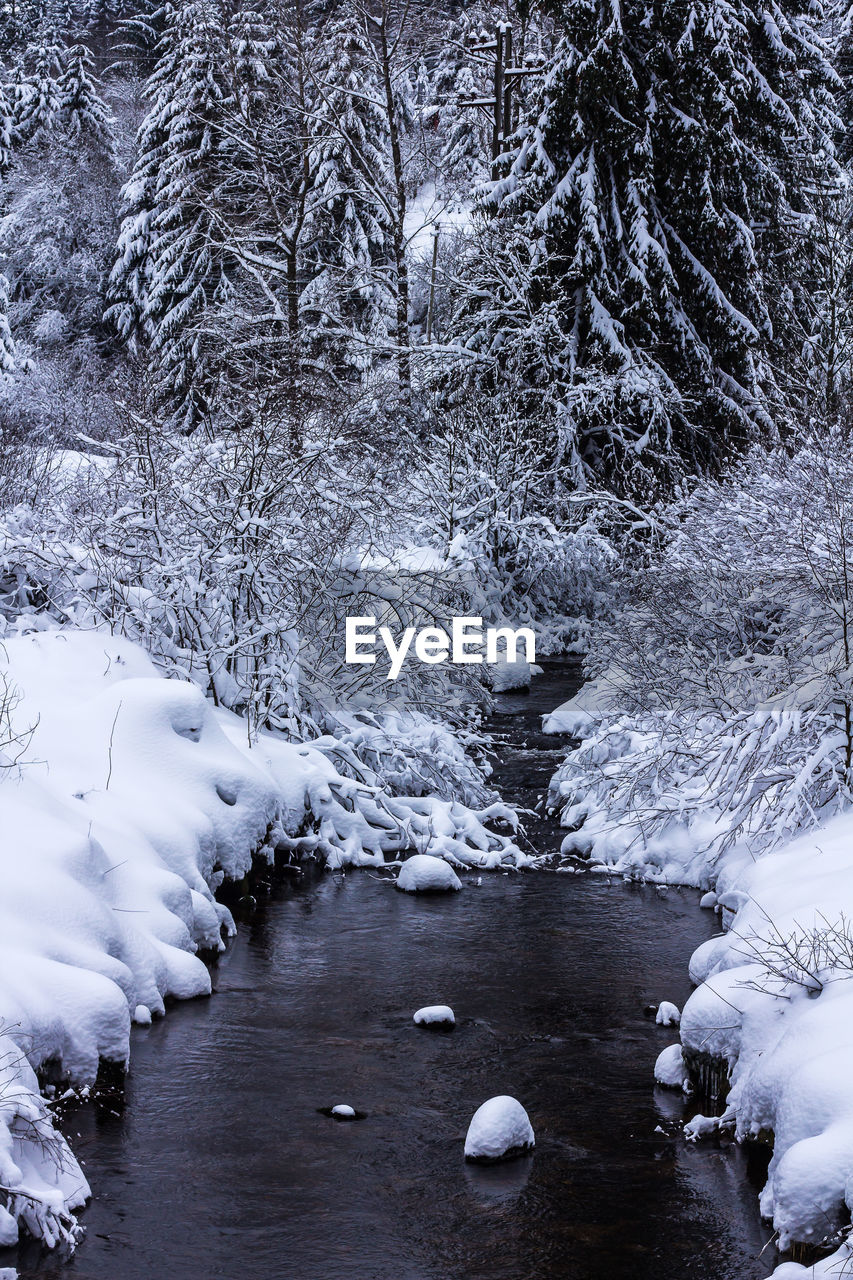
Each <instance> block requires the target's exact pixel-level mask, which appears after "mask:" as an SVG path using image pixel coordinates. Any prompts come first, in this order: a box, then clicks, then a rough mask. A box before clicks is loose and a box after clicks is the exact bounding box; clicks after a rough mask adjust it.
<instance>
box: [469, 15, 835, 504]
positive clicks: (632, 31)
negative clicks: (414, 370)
mask: <svg viewBox="0 0 853 1280" xmlns="http://www.w3.org/2000/svg"><path fill="white" fill-rule="evenodd" d="M818 19H819V15H818V14H817V13H816V10H815V6H814V5H805V4H801V3H800V0H774V2H772V3H769V4H767V5H764V4H762V5H758V4H757V3H756V4H754V3H752V0H725V2H722V0H653V3H651V4H649V3H648V2H647V0H571V3H567V4H565V5H564V6H563V8H562V10H561V12H560V17H559V24H560V27H561V30H562V35H561V40H560V43H559V46H558V48H557V50H556V53H555V55H554V57H553V59H552V62H551V66H550V70H549V74H548V76H547V78H546V80H545V81H544V84H543V88H542V91H541V95H540V101H539V104H538V110H537V111H536V113H535V114H534V115H533V117H532V118H531V119H529V120H528V121H527V122H526V123H524V124H523V125H522V127H521V129H520V130H519V133H518V135H517V137H516V139H515V140H514V143H513V146H512V149H511V151H510V154H509V155H508V157H507V159H506V163H505V169H504V175H503V177H502V178H501V179H500V180H499V181H498V182H497V183H496V184H495V186H494V188H493V190H492V192H491V195H490V197H489V200H488V203H487V208H486V210H485V214H486V220H485V226H484V227H483V228H482V234H481V237H480V241H479V248H478V250H477V251H476V252H475V253H474V254H473V263H472V269H471V285H472V288H471V290H470V292H469V296H468V297H467V298H466V299H465V300H464V301H463V304H462V306H461V308H460V312H459V315H458V319H457V327H456V333H457V337H458V338H459V339H460V340H461V342H462V344H463V345H464V346H467V347H468V349H469V351H470V354H471V355H472V356H475V357H476V362H474V363H472V366H469V367H473V369H474V371H475V375H474V376H477V377H480V378H484V379H485V381H486V382H488V380H489V378H498V379H499V380H500V381H501V383H506V381H507V380H509V381H510V382H512V383H513V384H514V386H515V389H516V394H517V396H518V398H519V402H520V403H521V404H523V405H525V406H526V409H527V412H528V413H529V415H530V418H531V421H532V423H534V424H537V425H536V426H535V427H534V429H538V430H544V431H546V432H547V435H548V441H547V445H546V446H544V447H547V448H548V449H549V450H551V451H552V453H553V454H554V455H556V456H558V457H561V458H562V459H563V461H564V467H565V470H566V472H567V474H568V476H569V477H570V482H571V484H572V485H574V486H583V485H585V484H588V483H596V482H599V481H606V482H607V483H608V484H610V485H612V486H613V487H614V488H616V489H617V490H618V491H623V492H629V493H634V494H641V495H642V496H643V497H644V498H645V499H646V500H648V499H649V498H650V497H651V496H652V495H653V494H654V493H655V492H657V491H659V490H660V489H661V488H662V487H663V488H666V487H668V486H669V485H670V484H671V483H672V482H673V480H674V479H675V478H676V477H677V475H678V474H679V473H680V472H681V471H683V470H685V469H686V470H688V471H692V470H705V469H708V468H710V467H713V466H715V465H718V464H719V463H720V462H721V461H722V460H723V459H724V458H725V457H726V456H727V455H728V454H729V453H730V452H731V451H732V450H733V449H736V448H738V447H740V446H742V445H743V443H744V442H745V441H746V440H747V439H748V438H750V437H751V436H752V435H753V434H754V433H755V432H759V433H761V432H763V433H768V434H769V433H770V432H772V430H773V424H772V422H771V418H770V413H769V407H770V405H771V402H772V399H773V395H774V385H773V382H774V379H773V371H772V367H771V366H772V359H773V357H774V355H778V354H779V352H778V349H774V346H773V343H774V327H773V326H774V318H775V317H774V310H775V306H774V302H775V299H774V295H776V294H778V292H779V291H780V289H781V285H782V282H783V281H784V280H785V279H786V277H789V276H791V275H792V274H795V273H797V272H798V271H800V270H802V268H803V264H804V262H805V261H807V259H808V256H809V223H808V219H807V218H806V217H804V216H803V210H802V205H801V194H800V191H799V190H798V189H797V188H798V182H797V179H801V178H802V175H803V172H804V169H805V168H808V169H809V171H810V177H811V178H812V179H814V177H815V176H816V170H820V169H822V170H824V171H825V172H826V176H827V177H829V176H831V173H832V171H833V167H834V161H833V159H832V154H833V148H832V129H833V113H832V96H831V90H832V84H833V75H832V72H831V69H830V67H829V64H828V62H827V59H826V56H825V50H824V48H823V46H822V44H821V40H820V38H819V36H818V34H817V31H816V29H815V28H816V23H817V21H818ZM483 369H485V370H486V373H485V374H483V373H480V372H478V371H479V370H483ZM469 376H470V375H469Z"/></svg>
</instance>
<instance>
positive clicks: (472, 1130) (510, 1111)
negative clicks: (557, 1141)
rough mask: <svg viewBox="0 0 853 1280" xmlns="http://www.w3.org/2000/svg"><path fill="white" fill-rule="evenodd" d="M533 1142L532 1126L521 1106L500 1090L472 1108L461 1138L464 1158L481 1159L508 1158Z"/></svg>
mask: <svg viewBox="0 0 853 1280" xmlns="http://www.w3.org/2000/svg"><path fill="white" fill-rule="evenodd" d="M534 1146H535V1139H534V1137H533V1127H532V1125H531V1123H530V1118H529V1116H528V1114H527V1112H526V1111H525V1110H524V1107H523V1106H522V1105H521V1103H520V1102H518V1101H516V1099H515V1098H510V1097H509V1096H508V1095H506V1094H501V1095H499V1096H498V1097H496V1098H489V1100H488V1102H484V1103H483V1105H482V1106H481V1107H480V1108H478V1110H477V1111H475V1112H474V1116H473V1118H472V1120H471V1123H470V1125H469V1126H468V1134H467V1137H466V1138H465V1159H466V1160H471V1161H481V1162H483V1163H489V1162H490V1161H493V1160H512V1159H514V1158H515V1157H516V1156H520V1155H524V1154H525V1153H526V1152H528V1151H532V1150H533V1147H534Z"/></svg>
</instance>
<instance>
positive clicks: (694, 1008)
mask: <svg viewBox="0 0 853 1280" xmlns="http://www.w3.org/2000/svg"><path fill="white" fill-rule="evenodd" d="M599 698H600V690H599V689H597V688H596V687H595V686H593V687H592V688H590V687H589V686H587V687H586V689H585V690H582V691H581V694H580V695H579V697H578V698H577V699H575V700H573V703H570V704H567V707H565V708H560V709H559V710H558V712H557V713H555V716H554V717H551V728H562V729H563V730H564V731H572V732H580V733H584V734H587V735H588V737H587V741H586V742H585V743H584V745H583V747H582V748H580V749H579V750H578V751H576V752H575V753H573V756H574V762H572V756H570V757H569V763H568V764H567V765H564V766H563V767H561V769H560V770H558V772H557V774H556V775H555V777H554V779H553V781H552V784H551V795H550V799H551V803H552V805H553V806H554V807H561V808H562V819H563V822H564V823H565V824H566V825H567V826H569V827H570V828H571V830H570V832H569V834H568V835H567V837H566V840H565V842H564V846H563V847H564V851H565V852H567V853H568V852H582V853H585V854H587V855H588V856H589V857H591V858H592V859H593V860H594V861H598V862H599V863H600V864H601V865H604V866H607V867H608V868H609V869H612V870H615V871H616V872H617V873H620V874H622V875H623V876H625V877H631V878H633V877H637V878H643V879H647V880H653V881H658V882H663V883H682V884H689V885H693V886H695V887H697V888H701V889H703V890H705V893H704V894H703V897H702V905H703V906H705V907H709V908H713V909H715V910H716V911H717V912H718V913H719V914H720V917H721V922H722V926H723V929H724V932H723V933H722V934H721V935H720V936H719V937H716V938H713V939H711V940H710V941H708V942H706V943H704V944H703V945H702V946H701V947H699V948H698V949H697V951H696V952H695V954H694V955H693V957H692V960H691V963H690V976H691V979H692V981H693V982H694V983H696V984H697V989H696V990H695V991H694V993H693V994H692V995H691V997H690V999H689V1000H688V1002H687V1004H686V1005H685V1007H684V1009H683V1012H682V1015H681V1025H680V1033H681V1041H682V1045H683V1058H682V1051H681V1050H680V1049H679V1048H678V1046H671V1047H670V1048H669V1049H666V1050H664V1052H663V1053H662V1054H661V1055H660V1057H659V1059H658V1062H657V1064H656V1067H655V1078H656V1080H657V1081H658V1083H660V1084H664V1085H668V1086H671V1087H675V1088H678V1087H681V1085H682V1083H683V1081H684V1079H685V1077H686V1076H687V1075H688V1074H689V1075H690V1076H691V1078H692V1081H693V1084H694V1085H695V1086H696V1087H697V1088H698V1089H699V1090H700V1093H701V1092H702V1091H706V1092H708V1093H709V1095H710V1096H711V1097H712V1098H713V1099H714V1100H715V1101H716V1102H717V1103H718V1104H721V1103H722V1095H723V1094H724V1093H725V1091H726V1088H728V1087H729V1084H730V1089H729V1092H728V1095H727V1097H726V1099H725V1102H726V1111H725V1114H724V1116H723V1117H720V1116H709V1117H704V1118H701V1119H700V1120H697V1121H696V1122H695V1123H693V1124H692V1125H691V1126H690V1128H689V1130H688V1136H689V1137H690V1138H692V1139H696V1138H700V1137H702V1136H705V1134H707V1133H710V1132H712V1131H716V1130H717V1129H718V1128H719V1127H720V1125H721V1124H723V1125H724V1126H725V1127H731V1128H733V1129H734V1131H735V1134H736V1136H737V1137H738V1138H739V1139H741V1140H742V1139H747V1138H750V1139H754V1140H760V1141H767V1142H772V1146H773V1156H772V1160H771V1162H770V1167H769V1170H768V1177H767V1183H766V1185H765V1187H764V1189H763V1191H762V1194H761V1211H762V1214H763V1215H764V1216H765V1217H767V1218H768V1219H770V1220H771V1221H772V1223H773V1226H774V1229H775V1230H776V1231H777V1232H778V1243H779V1246H780V1248H781V1249H783V1250H784V1249H786V1248H787V1247H789V1246H790V1245H791V1244H792V1243H803V1244H818V1243H821V1242H825V1241H830V1242H831V1241H833V1240H834V1239H836V1235H837V1232H838V1231H839V1230H840V1229H841V1228H842V1226H843V1224H844V1223H845V1222H846V1221H848V1220H849V1215H850V1211H851V1210H853V983H851V981H850V979H851V978H853V815H851V814H849V813H848V814H841V815H840V816H836V817H834V818H832V819H831V820H830V821H828V822H826V824H825V825H823V826H821V827H818V828H817V829H813V830H812V831H811V832H809V833H808V834H803V835H801V836H799V837H797V838H795V839H793V840H789V841H788V842H787V843H783V844H781V845H779V844H777V845H773V844H772V842H768V841H767V840H766V839H764V838H763V836H762V833H761V831H760V830H759V829H758V826H759V825H760V824H761V823H769V822H770V819H771V817H772V815H769V810H768V811H767V812H765V810H764V809H760V808H759V809H756V810H755V812H754V814H753V817H752V818H751V819H750V823H751V824H752V825H751V826H750V825H749V824H747V825H746V826H745V827H744V828H743V831H742V834H741V837H740V838H739V839H736V840H735V839H731V838H730V834H729V833H731V831H732V829H733V827H732V819H731V814H730V813H729V812H727V811H726V810H725V808H724V806H722V805H721V806H720V807H719V809H718V811H717V812H716V813H715V811H714V808H713V806H712V805H709V804H707V803H706V802H705V798H704V792H703V786H704V785H705V784H704V783H703V781H702V779H701V778H700V777H698V776H697V777H696V778H695V779H694V780H693V781H692V782H691V781H690V779H689V778H688V776H687V774H686V773H685V775H684V777H680V776H679V775H678V771H677V768H676V766H675V764H674V763H673V762H674V761H677V759H678V757H677V754H676V750H675V747H673V753H672V756H671V757H670V756H667V759H666V761H665V763H662V753H663V754H666V749H665V746H663V745H662V744H661V740H660V737H659V736H655V735H654V734H651V735H649V736H648V740H646V738H645V737H644V734H643V733H642V732H641V731H640V730H639V729H638V728H637V726H636V724H635V723H632V721H631V719H630V717H628V716H625V717H624V718H623V719H621V720H620V719H619V717H618V716H617V715H616V714H614V712H613V710H612V708H608V707H606V706H605V707H604V708H603V709H602V705H601V703H600V701H599ZM586 710H588V711H589V719H588V721H587V720H585V718H584V713H585V711H586ZM599 717H602V718H603V719H602V720H601V722H598V721H599ZM608 717H610V719H609V723H604V722H605V721H607V720H608ZM732 744H733V745H732V751H734V749H735V745H736V743H735V740H734V739H732ZM688 745H689V744H688ZM680 749H681V750H687V747H685V745H684V744H683V743H682V744H681V748H680ZM584 753H585V754H584ZM581 755H584V762H583V763H584V767H583V770H581V771H579V766H578V761H579V758H580V756H581ZM688 755H689V756H690V761H691V765H690V767H691V768H693V763H692V761H693V756H692V754H691V753H690V752H689V751H688ZM627 760H632V761H633V762H634V766H632V768H633V767H636V773H635V774H631V773H630V771H629V770H627V769H626V765H625V762H626V761H627ZM593 766H594V767H593ZM644 770H645V771H646V772H644ZM667 770H668V771H669V773H670V774H671V775H672V778H673V779H675V782H674V783H673V790H672V793H671V796H670V799H672V804H671V806H670V805H669V800H667V798H666V797H663V798H661V797H660V796H658V800H659V801H660V803H661V806H662V811H665V812H670V810H671V818H670V819H668V820H667V821H666V822H657V823H651V824H650V825H647V824H646V823H645V821H644V811H643V808H642V806H643V804H645V803H648V804H649V805H652V802H653V800H654V794H655V793H654V786H655V785H656V783H655V781H654V780H655V778H656V777H664V778H665V777H666V775H667ZM631 776H635V777H636V778H638V779H641V781H640V782H638V784H637V794H638V795H640V797H641V798H640V800H638V801H637V807H636V808H635V809H634V810H632V809H631V808H630V806H629V805H628V803H627V801H626V800H625V794H627V791H626V788H628V786H629V782H630V777H631ZM691 776H692V775H691ZM582 777H586V779H587V781H588V782H589V783H590V788H589V789H588V790H587V792H586V793H582V790H581V789H579V780H580V779H581V778H582ZM690 787H693V788H694V789H695V797H692V794H691V791H690ZM677 788H681V790H680V792H679V793H678V797H677V798H678V799H679V803H678V804H676V803H675V799H673V797H676V790H677ZM768 794H769V799H768V801H767V804H768V805H770V804H772V790H771V792H769V793H768ZM643 796H645V797H646V799H643V798H642V797H643ZM694 799H695V800H696V803H695V804H694ZM632 803H633V801H632ZM655 803H657V801H655ZM753 837H754V838H753ZM663 1009H664V1006H661V1011H663ZM658 1016H659V1018H660V1016H661V1013H659V1015H658ZM672 1021H673V1022H674V1021H675V1018H674V1017H673V1018H672ZM685 1063H686V1065H685ZM714 1095H716V1096H714ZM780 1274H782V1275H783V1276H785V1277H789V1276H790V1277H793V1276H794V1275H799V1274H805V1272H802V1273H801V1272H800V1271H799V1270H790V1269H789V1270H788V1271H785V1270H784V1268H783V1269H782V1270H781V1272H780ZM815 1274H816V1275H819V1274H822V1272H820V1271H817V1272H815Z"/></svg>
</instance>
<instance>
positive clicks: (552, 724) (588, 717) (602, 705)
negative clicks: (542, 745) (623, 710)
mask: <svg viewBox="0 0 853 1280" xmlns="http://www.w3.org/2000/svg"><path fill="white" fill-rule="evenodd" d="M612 698H613V690H612V688H611V685H610V683H609V681H608V680H607V679H606V678H604V677H602V678H599V679H598V680H588V681H587V682H586V684H584V685H582V686H581V688H580V689H579V690H578V692H577V693H576V694H575V696H574V697H573V698H569V700H568V702H564V703H562V704H561V705H560V706H559V707H557V709H556V710H555V711H552V712H550V714H549V715H546V716H543V717H542V732H543V733H570V734H572V736H573V737H584V736H585V735H586V734H587V733H589V732H590V731H591V729H592V728H593V727H594V726H595V724H596V723H597V722H598V721H599V720H601V719H602V717H603V716H604V714H605V713H606V710H607V708H608V707H609V706H610V703H611V701H612Z"/></svg>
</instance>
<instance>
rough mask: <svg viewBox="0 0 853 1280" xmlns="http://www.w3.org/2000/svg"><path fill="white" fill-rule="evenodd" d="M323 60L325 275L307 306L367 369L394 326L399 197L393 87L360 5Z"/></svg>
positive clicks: (319, 64)
mask: <svg viewBox="0 0 853 1280" xmlns="http://www.w3.org/2000/svg"><path fill="white" fill-rule="evenodd" d="M313 61H314V68H315V80H316V106H315V108H314V111H313V112H312V115H311V119H310V122H309V130H310V140H311V141H310V149H309V152H308V170H309V174H310V183H311V200H310V209H311V213H310V236H311V241H312V247H311V257H312V259H314V262H315V264H316V265H315V271H316V274H315V275H314V279H313V281H312V283H311V286H310V289H309V290H308V292H307V294H306V296H305V297H304V298H303V303H302V305H303V308H304V309H306V311H307V315H306V319H307V321H308V323H309V324H311V325H312V327H313V329H314V331H315V334H316V341H317V342H318V343H319V344H320V348H321V350H322V347H323V345H325V344H324V342H323V339H324V336H325V335H326V334H328V339H329V340H330V341H331V342H332V343H336V344H341V345H342V347H343V350H342V358H343V360H344V362H345V363H346V362H350V363H352V364H353V365H355V367H356V368H358V367H361V368H362V369H366V368H369V367H370V365H371V363H372V361H373V359H374V358H375V353H376V351H377V350H382V349H383V348H385V347H386V346H387V344H388V337H389V332H390V330H391V329H392V328H393V317H394V307H393V295H392V294H391V293H390V292H389V289H388V276H389V273H390V272H391V270H392V261H391V253H390V244H389V240H390V237H391V235H392V222H393V209H394V193H393V181H392V179H391V175H390V174H389V172H388V158H389V145H390V143H389V136H388V119H387V113H386V109H385V104H384V102H383V86H382V84H381V83H380V81H379V79H378V77H377V74H376V67H375V65H374V59H373V57H372V50H371V48H370V44H369V40H368V35H367V32H366V30H365V27H364V22H363V19H362V15H361V13H360V11H359V10H358V9H357V8H356V7H355V6H351V5H347V4H344V5H343V6H342V7H341V8H340V9H339V10H338V11H337V12H336V13H335V14H334V15H333V16H332V18H331V19H330V20H329V22H328V24H327V25H326V27H325V28H324V30H323V34H322V38H321V39H320V41H319V43H318V46H317V48H316V49H315V51H314V58H313ZM348 336H349V342H347V337H348Z"/></svg>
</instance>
